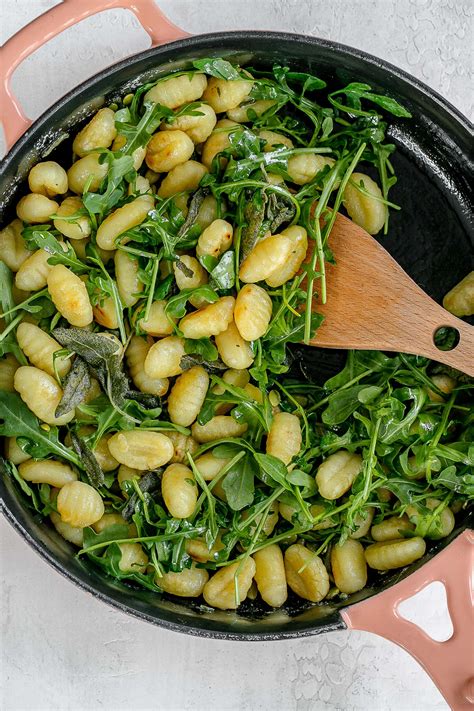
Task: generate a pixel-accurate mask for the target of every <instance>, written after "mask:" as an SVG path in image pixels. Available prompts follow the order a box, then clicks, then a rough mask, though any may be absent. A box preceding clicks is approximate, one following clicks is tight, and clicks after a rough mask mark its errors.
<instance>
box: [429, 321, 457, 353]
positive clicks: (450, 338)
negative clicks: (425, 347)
mask: <svg viewBox="0 0 474 711" xmlns="http://www.w3.org/2000/svg"><path fill="white" fill-rule="evenodd" d="M459 339H460V335H459V331H458V329H457V328H454V327H453V326H440V327H439V328H437V329H436V331H435V332H434V334H433V343H434V344H435V346H436V348H437V349H438V350H439V351H452V350H454V348H456V346H457V345H458V343H459Z"/></svg>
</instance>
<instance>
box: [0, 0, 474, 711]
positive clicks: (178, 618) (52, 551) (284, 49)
mask: <svg viewBox="0 0 474 711" xmlns="http://www.w3.org/2000/svg"><path fill="white" fill-rule="evenodd" d="M146 4H147V3H145V2H144V0H140V2H138V1H135V2H132V3H130V2H123V0H122V1H119V0H117V1H115V0H113V1H111V0H107V2H102V6H101V7H97V2H95V1H94V0H84V2H82V3H81V4H80V5H79V6H77V5H76V15H75V16H74V17H72V18H71V17H69V16H67V15H66V14H65V11H64V8H65V7H66V5H70V3H65V5H61V6H57V7H56V8H54V9H53V10H52V11H50V13H47V15H49V16H50V17H49V19H48V20H46V17H47V16H43V17H42V18H39V20H37V21H36V22H35V23H33V24H36V25H37V27H36V30H37V31H38V30H39V31H40V35H39V36H40V37H41V36H42V35H41V32H44V31H45V30H46V28H47V27H49V25H47V24H45V21H46V22H50V21H51V20H54V19H55V18H54V15H55V14H56V21H57V22H59V23H62V26H63V27H64V26H66V25H69V24H73V22H74V21H77V20H78V19H79V16H80V15H81V14H82V15H85V14H92V13H93V12H96V11H98V10H100V9H105V8H106V7H110V6H117V5H118V6H127V7H130V9H133V10H134V12H136V14H137V15H138V16H139V19H141V20H142V24H144V26H145V28H146V29H147V30H148V31H149V32H150V34H151V35H152V37H153V39H154V40H156V41H157V40H158V39H159V38H160V31H159V29H160V28H158V29H157V28H156V26H155V27H153V22H154V21H156V19H157V18H158V17H159V16H160V13H159V11H158V10H156V12H155V10H153V12H151V15H153V17H151V15H149V14H148V13H149V11H150V8H149V7H145V5H146ZM72 6H74V3H72ZM72 6H70V9H69V13H71V12H74V10H73V9H72ZM86 6H87V8H86ZM79 8H80V9H81V12H79ZM86 9H87V13H86ZM61 13H62V14H61ZM159 19H160V22H161V23H162V25H161V27H163V22H165V23H166V26H165V36H166V38H167V39H169V38H170V37H172V36H173V34H174V36H177V37H181V36H182V35H183V33H182V32H181V31H177V30H176V28H173V27H172V26H171V25H170V24H169V23H167V21H166V20H164V18H162V17H159ZM41 22H43V26H41V27H40V24H39V23H41ZM30 29H31V26H30ZM60 29H61V28H60V27H56V28H53V30H54V31H53V32H50V35H51V36H52V34H56V33H57V32H58V31H59V30H60ZM161 37H162V35H161ZM14 39H15V40H17V39H18V38H14ZM37 44H39V43H38V42H37V41H36V45H37ZM22 49H23V50H24V51H23V55H27V54H28V53H29V52H28V46H27V47H26V49H25V48H22ZM29 49H30V50H31V49H32V47H29ZM209 55H214V56H226V57H229V58H230V59H235V60H236V61H239V62H241V63H244V64H249V65H253V66H258V67H269V66H271V65H272V64H273V63H280V64H287V65H289V66H291V67H292V68H293V69H296V70H301V71H309V72H313V73H315V74H317V75H318V76H320V77H322V78H323V79H325V80H326V81H327V82H328V85H329V87H332V86H334V87H335V88H336V87H340V86H342V85H344V84H345V83H347V82H349V81H361V82H366V83H368V84H370V85H371V86H372V87H373V88H374V89H375V90H376V91H379V92H382V93H387V94H389V95H391V96H394V97H395V98H396V99H397V100H399V101H400V102H401V103H402V104H403V105H404V106H406V107H407V108H408V109H409V110H410V111H411V113H412V115H413V119H412V120H409V121H408V120H399V119H396V118H393V120H392V121H391V125H390V128H389V130H388V138H389V139H390V140H391V141H393V142H394V143H395V144H396V146H397V151H396V153H395V158H394V161H393V162H394V166H395V170H396V174H397V176H398V178H399V182H398V183H397V185H396V186H395V187H394V188H393V192H391V199H393V200H394V201H395V202H396V203H398V204H400V205H401V206H402V211H401V212H400V213H393V215H392V217H391V226H390V234H389V236H388V237H387V238H384V246H385V247H386V248H387V249H388V250H389V251H390V252H391V253H392V255H393V256H394V257H395V259H397V261H399V262H400V264H401V265H402V266H403V268H404V269H405V270H406V271H407V272H408V273H409V274H410V275H411V276H412V277H413V279H414V280H415V281H416V282H417V283H418V284H420V285H421V286H422V287H423V288H424V289H425V290H426V291H427V293H428V294H430V295H431V296H432V297H433V298H435V299H436V300H438V301H440V300H441V298H442V296H443V294H444V293H445V292H446V291H447V290H448V289H449V288H451V287H452V286H453V285H454V284H456V283H457V282H458V281H459V280H460V279H461V278H462V277H463V276H465V274H466V273H467V272H468V271H469V270H470V269H472V261H473V237H472V229H471V228H472V225H471V223H470V205H471V198H472V195H471V193H470V179H471V176H472V162H471V158H470V156H469V147H470V145H471V140H472V130H471V126H470V124H469V122H468V121H467V120H466V119H465V118H464V117H463V116H462V115H461V114H460V113H459V112H458V111H457V110H456V109H455V108H454V107H453V106H451V105H450V104H448V103H447V102H446V101H445V100H444V99H443V98H442V97H440V96H439V95H437V94H436V93H435V92H433V91H432V90H431V89H429V88H428V87H426V86H425V85H423V84H421V83H420V82H418V81H417V80H415V79H414V78H412V77H410V76H409V75H407V74H405V73H404V72H402V71H401V70H399V69H397V68H396V67H394V66H391V65H390V64H388V63H386V62H383V61H382V60H379V59H377V58H375V57H372V56H370V55H367V54H365V53H364V52H361V51H359V50H356V49H352V48H350V47H345V46H342V45H339V44H336V43H334V42H329V41H325V40H320V39H315V38H309V37H305V36H300V35H289V34H284V33H274V32H227V33H220V34H209V35H203V36H198V37H191V38H185V39H181V40H179V41H176V42H172V43H171V44H166V45H164V46H160V47H154V48H152V49H150V50H147V51H145V52H142V53H140V54H138V55H136V56H134V57H131V58H129V59H126V60H125V61H122V62H120V63H118V64H115V65H114V66H112V67H110V68H108V69H106V70H104V71H102V72H100V73H99V74H97V75H96V76H94V77H92V78H91V79H89V80H88V81H86V82H84V83H83V84H82V85H80V86H79V87H77V88H76V89H74V90H73V91H71V92H70V93H69V94H67V95H66V96H65V97H64V98H62V99H61V100H60V101H58V102H57V103H56V104H55V105H54V106H53V107H52V108H50V109H49V110H48V111H46V112H45V113H44V114H43V115H42V116H41V117H40V118H39V119H38V120H37V121H35V122H34V123H33V124H32V125H31V127H30V128H28V130H27V131H26V133H24V135H23V136H22V137H21V138H20V139H19V140H18V141H17V143H16V144H15V145H14V146H13V148H12V149H11V150H10V152H9V153H8V155H7V156H6V158H5V159H4V161H3V162H2V165H1V168H0V195H2V197H3V199H2V201H1V205H0V223H4V222H6V221H8V220H10V219H13V217H14V208H15V205H16V203H17V201H18V199H19V198H20V197H21V195H23V194H24V193H25V192H26V191H27V188H26V186H25V181H24V178H25V176H26V174H27V172H28V170H29V168H30V167H31V166H32V165H33V164H35V163H36V162H37V161H38V160H41V159H42V158H43V157H44V156H45V155H48V156H51V158H53V159H57V160H58V161H60V162H61V161H64V162H65V163H67V162H68V160H69V159H70V155H71V147H70V139H69V138H68V134H69V133H71V132H72V133H73V134H74V133H75V132H76V131H77V130H78V129H79V128H80V127H81V126H82V124H83V123H84V122H85V121H86V119H87V117H88V116H90V114H91V113H92V112H93V111H95V110H96V109H97V108H98V107H99V106H100V105H101V104H103V103H104V102H105V103H108V102H110V101H113V100H114V98H115V97H117V96H121V95H124V94H126V93H128V92H129V91H130V90H132V89H133V88H134V87H136V86H137V85H138V84H140V83H143V82H145V81H150V80H152V79H154V78H156V77H158V76H160V75H162V74H163V73H166V72H169V71H170V70H171V69H178V68H179V69H182V68H186V67H188V66H189V65H190V61H191V60H192V59H195V58H198V57H204V56H209ZM6 96H7V93H6V92H5V93H4V98H6ZM18 116H20V114H18ZM19 120H20V121H21V117H20V118H19ZM10 129H11V126H10ZM53 146H56V147H55V148H52V147H53ZM51 149H52V150H51ZM296 351H297V353H296V355H297V358H295V363H302V366H301V367H302V369H303V373H304V375H306V376H307V377H308V378H321V374H324V377H327V376H328V375H329V374H331V373H332V372H335V371H336V370H338V369H339V368H340V366H341V364H342V362H343V354H342V353H341V352H337V351H329V350H316V349H305V348H304V347H298V348H297V349H296ZM295 367H296V366H295ZM298 367H300V366H298ZM300 374H301V373H300ZM0 487H1V494H2V499H3V509H4V512H5V515H6V517H7V519H8V520H9V521H10V522H11V523H12V525H13V526H14V527H15V528H16V530H17V531H18V532H19V533H20V535H22V536H23V537H24V538H25V539H26V540H27V541H28V542H29V543H30V545H32V546H33V548H35V550H36V551H37V552H38V553H39V554H40V555H41V556H42V557H43V558H45V559H46V560H47V561H48V562H49V563H50V564H51V565H52V566H53V567H54V568H55V569H56V570H58V571H59V572H61V573H62V574H63V575H65V576H66V577H68V578H69V579H70V580H72V581H73V582H75V583H76V584H77V585H79V586H80V587H82V588H83V589H85V590H87V591H89V592H90V593H92V594H93V595H94V596H96V597H98V598H100V599H102V600H104V601H105V602H107V603H109V604H112V605H114V606H116V607H118V608H120V609H121V610H123V611H124V612H127V613H130V614H133V615H135V616H137V617H139V618H141V619H144V620H147V621H149V622H153V623H155V624H158V625H160V626H162V627H165V628H168V629H173V630H177V631H181V632H187V633H189V634H194V635H201V636H205V637H222V638H225V639H237V640H242V639H248V640H275V639H284V638H290V637H297V636H302V635H311V634H316V633H320V632H327V631H329V630H334V629H341V628H344V627H346V626H352V627H356V626H357V627H359V628H360V629H362V628H364V629H369V630H374V631H378V633H379V634H382V635H384V636H387V637H388V638H390V639H394V641H396V642H398V643H399V644H401V645H402V646H405V647H409V648H411V651H412V653H413V654H414V655H415V656H416V658H417V659H418V660H419V661H420V662H421V663H423V664H424V665H425V666H428V665H429V663H430V658H431V662H432V657H433V654H434V644H436V643H432V644H429V642H428V640H429V638H428V637H426V636H425V635H423V633H421V632H419V631H417V633H416V635H415V633H414V630H415V629H416V630H418V628H415V627H414V625H412V624H411V623H408V622H406V621H405V622H403V621H399V624H398V627H397V632H395V631H394V629H393V623H394V621H395V617H396V609H395V605H396V603H397V602H398V601H399V600H400V599H403V598H405V597H409V596H410V595H411V594H413V592H415V591H416V590H417V589H420V588H422V587H423V586H424V585H426V584H427V582H430V581H431V580H434V579H443V580H444V581H445V582H446V585H447V586H449V585H451V586H452V585H453V580H451V582H450V579H449V575H447V571H448V570H449V572H450V575H454V574H456V575H457V576H461V575H462V576H463V577H462V580H458V581H457V587H458V588H459V587H460V588H461V589H462V594H461V598H459V595H458V600H457V602H456V604H457V612H458V614H459V613H460V611H461V607H464V609H463V610H462V612H463V614H465V615H468V614H469V609H468V608H467V607H466V605H468V592H467V590H468V587H467V586H468V583H467V568H468V565H469V562H468V556H469V543H468V537H469V534H468V533H466V530H465V529H467V527H468V523H469V521H468V519H467V517H466V518H465V519H464V520H462V521H460V522H458V526H457V528H456V529H455V530H454V531H453V533H452V535H451V536H450V537H449V538H448V539H445V540H443V541H440V542H438V543H436V544H435V545H434V546H432V547H431V548H430V551H429V552H428V553H427V554H426V556H425V557H424V558H423V560H422V561H418V562H417V563H415V564H414V565H412V566H410V567H409V568H407V569H405V570H403V571H396V572H394V573H393V574H388V575H385V576H378V577H377V576H374V577H373V578H372V579H371V580H370V581H369V587H368V588H366V589H365V590H363V591H362V592H360V593H357V594H355V595H351V596H349V598H348V599H347V600H346V601H344V602H342V603H323V604H320V605H310V604H309V603H305V602H304V601H302V600H300V599H297V598H296V597H293V598H290V599H289V601H288V603H287V604H286V605H285V607H284V608H283V609H281V610H277V611H269V610H268V608H266V607H265V606H263V605H260V604H259V603H252V602H249V601H246V602H245V603H244V604H243V605H242V606H241V608H239V611H238V612H213V611H210V610H209V609H208V608H205V607H203V606H201V605H200V604H198V603H196V602H192V603H191V602H187V601H183V600H182V599H180V598H172V597H169V596H168V597H167V596H163V597H161V596H160V595H158V594H154V593H151V592H149V591H142V590H133V591H132V590H130V589H128V590H127V589H125V588H124V587H123V586H122V585H120V584H119V583H117V582H115V581H113V580H110V579H106V578H104V577H103V576H102V574H101V573H100V572H95V571H94V570H93V569H92V568H90V567H86V566H85V565H84V564H83V563H82V561H81V559H77V558H75V557H74V555H73V549H72V547H71V546H70V545H69V544H68V543H67V542H66V541H65V540H64V539H62V538H61V537H60V536H59V535H58V534H57V533H56V531H54V530H53V529H52V528H51V527H49V526H48V525H45V524H44V523H42V522H41V521H39V520H38V519H37V518H36V517H35V516H33V515H32V514H31V513H30V512H28V511H27V510H26V508H25V507H24V506H23V504H22V502H21V500H20V499H19V497H18V495H17V493H16V491H15V490H14V488H13V487H12V485H11V482H9V481H2V482H0ZM463 531H464V533H463ZM454 539H456V541H455V542H453V543H452V544H451V545H449V544H450V543H451V542H452V541H454ZM446 547H447V549H446V550H445V551H443V549H444V548H446ZM439 551H442V552H441V553H440V552H439ZM437 553H438V555H435V554H437ZM433 556H434V559H433V561H432V562H430V563H429V565H427V562H428V561H430V560H431V559H432V558H433ZM454 566H457V570H456V571H454ZM407 576H410V577H409V578H408V579H407V581H406V582H403V583H399V585H397V586H396V587H395V588H392V587H391V586H393V585H394V584H395V583H397V582H399V581H401V580H404V579H405V578H406V577H407ZM464 578H466V581H465V582H464ZM383 590H386V592H385V593H382V594H380V591H383ZM454 590H455V588H454V587H452V588H451V591H452V593H453V594H454ZM377 593H378V595H377V597H376V598H375V600H374V601H370V602H361V601H363V600H368V599H369V598H372V596H374V595H376V594H377ZM354 603H359V604H357V605H355V606H354V607H351V608H350V610H348V606H350V605H353V604H354ZM377 606H378V608H377ZM376 610H378V612H376ZM451 613H452V617H454V616H455V614H456V613H455V611H454V610H453V609H451ZM377 617H378V618H379V620H378V623H377V622H376V620H375V619H374V618H377ZM369 618H370V621H369ZM467 626H468V625H467ZM412 628H413V629H412ZM455 629H456V626H455ZM460 634H461V632H460V630H459V629H458V630H456V635H455V637H454V638H453V639H451V640H450V641H449V642H446V643H445V644H444V645H438V647H440V648H441V647H443V650H442V651H441V650H440V649H438V650H435V651H436V654H438V658H437V659H438V661H437V662H436V663H435V664H434V665H431V666H432V668H431V669H428V671H429V673H430V674H431V676H432V677H433V679H434V680H435V681H436V683H437V684H438V685H439V686H441V685H443V686H444V689H443V693H444V694H445V696H446V698H447V699H448V700H449V701H450V703H452V704H453V705H455V706H456V705H457V704H458V703H465V701H466V698H468V696H469V694H470V693H471V691H470V690H469V689H468V690H467V691H466V688H467V687H466V688H464V689H462V688H461V686H462V684H463V683H464V682H465V679H467V678H468V675H469V666H468V664H469V660H468V656H467V665H465V666H464V668H463V663H462V660H461V656H462V655H460V654H459V653H460V651H461V650H460V646H457V647H456V648H454V647H452V646H450V645H453V644H454V643H455V642H456V641H457V643H458V645H461V644H463V641H462V639H460V638H459V635H460ZM467 634H469V633H467ZM417 635H418V636H417ZM420 635H421V636H420ZM410 636H411V637H412V639H411V641H410V643H409V642H408V638H409V637H410ZM423 637H425V638H426V639H424V638H423ZM466 645H469V640H468V637H465V638H464V650H465V651H467V652H468V646H466ZM453 654H455V655H456V657H457V664H455V665H453V663H452V658H453ZM440 655H441V656H440ZM435 656H436V655H435ZM450 659H451V662H450V661H449V660H450ZM433 667H435V668H433ZM448 667H453V668H452V669H449V670H448ZM448 678H449V680H448ZM466 695H467V696H466ZM460 708H461V706H460Z"/></svg>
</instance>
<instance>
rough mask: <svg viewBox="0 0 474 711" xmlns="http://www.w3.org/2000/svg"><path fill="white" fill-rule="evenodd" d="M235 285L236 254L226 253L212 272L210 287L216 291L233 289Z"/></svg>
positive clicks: (231, 251)
mask: <svg viewBox="0 0 474 711" xmlns="http://www.w3.org/2000/svg"><path fill="white" fill-rule="evenodd" d="M234 284H235V252H234V251H233V250H232V249H230V250H229V251H228V252H224V254H223V255H222V257H221V258H220V260H219V262H218V263H217V265H216V266H215V267H214V269H213V270H212V271H211V278H210V280H209V285H210V286H211V288H212V287H213V288H215V289H232V287H233V286H234Z"/></svg>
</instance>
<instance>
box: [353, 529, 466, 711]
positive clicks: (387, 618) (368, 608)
mask: <svg viewBox="0 0 474 711" xmlns="http://www.w3.org/2000/svg"><path fill="white" fill-rule="evenodd" d="M473 544H474V533H473V531H464V533H462V534H460V535H459V536H458V537H457V538H456V539H455V540H454V541H453V542H452V543H451V544H450V545H449V546H447V547H446V548H445V549H444V550H443V551H441V552H440V553H438V555H436V556H435V557H434V558H433V559H432V560H431V561H430V562H429V563H427V564H426V565H424V566H422V567H421V568H420V569H419V570H417V571H416V572H415V573H412V574H411V575H409V576H408V577H407V578H405V580H402V581H401V582H400V583H398V584H397V585H394V586H393V587H392V588H389V589H388V590H385V591H384V592H382V593H380V594H379V595H376V596H375V597H374V598H372V599H370V600H366V601H364V602H360V603H358V604H356V605H353V606H352V607H350V608H347V610H344V611H343V612H342V617H343V619H344V621H345V623H346V624H347V626H348V627H349V628H352V629H355V630H366V631H367V632H374V633H375V634H378V635H380V636H381V637H385V638H386V639H388V640H390V641H392V642H395V643H396V644H398V645H399V646H400V647H402V648H403V649H405V650H406V651H407V652H409V653H410V654H411V655H412V656H413V657H414V658H415V659H416V660H417V661H418V662H419V663H420V664H421V665H422V666H423V667H424V668H425V669H426V671H427V672H428V674H429V675H430V677H431V678H432V679H433V681H434V683H435V684H436V686H437V687H438V689H439V690H440V691H441V693H442V694H443V696H444V698H445V699H446V701H447V702H448V704H449V705H450V706H451V708H452V709H453V711H468V710H469V711H473V709H474V624H473V623H474V618H473V589H472V583H471V577H472V574H473V562H474V547H473ZM437 580H439V581H441V582H442V583H444V586H445V588H446V596H447V600H448V608H449V613H450V616H451V621H452V623H453V630H454V631H453V635H452V637H451V638H450V639H449V640H447V641H446V642H435V641H434V640H433V639H431V637H428V635H427V634H425V632H423V631H422V630H421V629H420V628H419V627H418V626H417V625H415V624H413V623H412V622H409V621H408V620H405V619H404V618H403V617H400V615H399V613H398V605H399V604H400V603H401V602H402V601H403V600H406V599H408V598H409V597H411V596H412V595H414V594H415V593H417V592H419V591H420V590H422V589H423V588H424V587H426V586H427V585H428V584H429V583H432V582H434V581H437Z"/></svg>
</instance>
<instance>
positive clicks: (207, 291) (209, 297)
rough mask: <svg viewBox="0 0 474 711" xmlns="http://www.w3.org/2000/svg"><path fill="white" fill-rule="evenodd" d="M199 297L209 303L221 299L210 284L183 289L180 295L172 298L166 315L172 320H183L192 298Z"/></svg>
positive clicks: (167, 306) (167, 305)
mask: <svg viewBox="0 0 474 711" xmlns="http://www.w3.org/2000/svg"><path fill="white" fill-rule="evenodd" d="M193 296H194V297H197V296H199V297H200V298H203V299H206V301H209V303H214V302H215V301H217V300H218V299H219V297H218V295H217V294H216V292H215V291H214V289H212V287H210V286H209V285H208V284H204V285H203V286H197V287H195V288H194V289H182V290H181V291H180V292H179V294H176V296H172V297H171V299H169V300H168V303H167V304H166V307H165V313H166V315H167V316H169V317H170V318H182V317H183V316H184V315H185V313H186V304H187V303H188V301H189V299H191V298H192V297H193Z"/></svg>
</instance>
